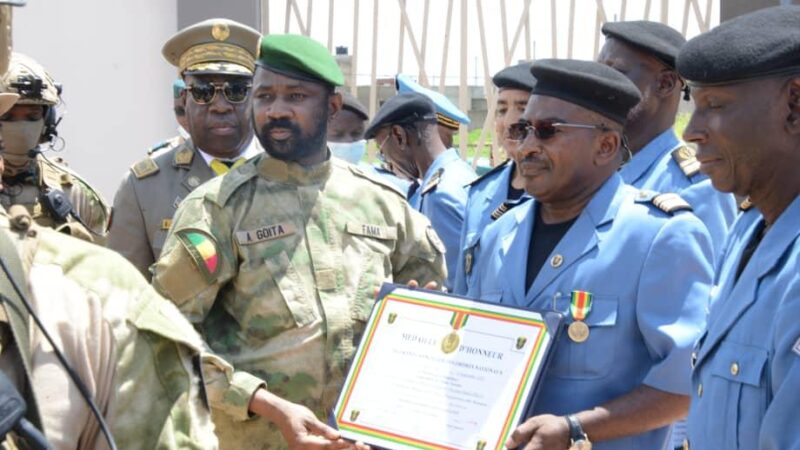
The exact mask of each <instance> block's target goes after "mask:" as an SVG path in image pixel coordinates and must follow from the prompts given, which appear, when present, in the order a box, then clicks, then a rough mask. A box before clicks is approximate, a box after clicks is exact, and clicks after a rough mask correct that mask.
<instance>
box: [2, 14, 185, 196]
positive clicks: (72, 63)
mask: <svg viewBox="0 0 800 450" xmlns="http://www.w3.org/2000/svg"><path fill="white" fill-rule="evenodd" d="M176 14H177V8H176V3H175V1H167V0H137V1H130V0H70V1H47V0H33V1H29V2H28V4H27V6H25V7H22V8H15V10H14V19H13V20H14V22H13V27H14V29H13V33H14V34H13V35H14V48H15V50H16V51H19V52H22V53H25V54H28V55H29V56H31V57H33V58H34V59H36V60H38V61H39V62H40V63H41V64H42V65H44V66H45V68H46V69H47V70H48V71H49V72H50V73H51V74H52V75H53V77H54V78H55V79H56V80H57V81H60V82H61V83H63V85H64V92H63V99H64V104H63V105H62V106H61V107H60V111H61V113H63V114H64V120H63V121H62V122H61V125H60V126H59V134H60V135H61V136H62V137H63V138H64V141H65V144H66V145H65V149H64V151H63V152H62V153H61V154H62V155H63V156H64V157H65V158H66V159H67V161H69V163H70V166H71V167H72V168H74V169H75V170H76V171H78V172H79V173H81V174H82V175H83V176H84V177H85V178H87V179H88V180H89V181H90V182H91V183H93V184H94V185H95V186H97V188H98V189H99V190H100V191H101V193H102V194H103V195H104V196H105V197H106V199H107V200H108V201H109V202H110V201H111V200H112V197H113V194H114V192H115V191H116V188H117V185H118V184H119V181H120V179H121V176H122V175H123V173H124V172H125V171H126V170H127V168H128V167H129V166H130V165H131V164H133V163H134V162H136V161H137V160H139V159H141V158H142V157H143V156H144V155H145V152H146V150H147V148H148V147H149V146H151V145H152V144H154V143H156V142H158V141H160V140H163V139H165V138H168V137H171V136H174V135H175V134H176V133H175V127H176V124H175V120H174V118H173V115H172V94H171V91H172V88H171V84H172V80H173V79H174V78H175V70H174V68H173V67H172V66H170V65H169V64H168V63H167V62H166V61H164V59H163V58H162V57H161V46H162V45H163V43H164V42H165V41H166V40H167V39H168V38H169V37H170V36H171V35H172V34H173V33H174V32H175V30H176V24H177V18H176V17H177V16H176Z"/></svg>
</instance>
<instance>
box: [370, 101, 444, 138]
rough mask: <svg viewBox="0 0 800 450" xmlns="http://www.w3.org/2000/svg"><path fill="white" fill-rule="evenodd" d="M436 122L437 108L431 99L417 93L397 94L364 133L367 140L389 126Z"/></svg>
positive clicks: (378, 113) (383, 107)
mask: <svg viewBox="0 0 800 450" xmlns="http://www.w3.org/2000/svg"><path fill="white" fill-rule="evenodd" d="M423 121H424V122H432V123H433V122H436V107H435V106H434V105H433V102H432V101H431V99H429V98H428V97H427V96H425V95H423V94H419V93H417V92H404V93H402V94H397V95H395V96H394V97H392V98H390V99H389V100H387V101H386V103H384V104H383V106H381V109H379V110H378V112H377V114H375V118H373V119H372V123H371V124H369V127H368V128H367V131H366V132H365V133H364V137H365V138H366V139H372V138H374V137H375V133H376V132H377V131H378V130H379V129H380V128H382V127H385V126H387V125H405V124H410V123H415V122H423Z"/></svg>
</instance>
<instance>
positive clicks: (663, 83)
mask: <svg viewBox="0 0 800 450" xmlns="http://www.w3.org/2000/svg"><path fill="white" fill-rule="evenodd" d="M656 80H657V89H656V93H657V94H658V96H659V97H672V96H673V95H674V94H675V92H676V91H679V90H680V89H681V88H682V87H683V83H681V79H680V77H679V76H678V72H675V71H674V70H662V71H661V72H659V73H658V77H657V78H656Z"/></svg>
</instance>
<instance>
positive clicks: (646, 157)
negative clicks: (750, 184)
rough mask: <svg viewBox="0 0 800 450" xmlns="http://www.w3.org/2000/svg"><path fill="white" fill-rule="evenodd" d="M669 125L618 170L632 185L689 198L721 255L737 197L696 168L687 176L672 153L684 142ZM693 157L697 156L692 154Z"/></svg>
mask: <svg viewBox="0 0 800 450" xmlns="http://www.w3.org/2000/svg"><path fill="white" fill-rule="evenodd" d="M684 145H685V144H683V143H682V142H681V141H680V140H678V138H677V136H675V132H674V131H673V130H672V129H671V128H670V129H669V130H667V131H665V132H663V133H661V134H660V135H658V137H656V138H655V139H653V140H652V141H650V143H648V144H647V145H646V146H645V147H644V148H643V149H642V150H641V151H639V153H637V154H636V156H634V157H633V159H632V160H631V161H630V162H628V163H627V164H625V165H624V166H622V168H621V169H620V171H619V173H620V175H622V179H623V180H624V181H625V182H626V183H628V184H630V185H631V186H634V187H637V188H639V189H647V190H651V191H656V192H674V193H676V194H678V195H680V196H681V197H682V198H683V199H684V200H686V201H687V202H688V203H689V204H690V205H692V209H693V210H694V213H695V215H696V216H697V217H698V218H700V220H702V221H703V223H704V224H705V225H706V227H707V228H708V232H709V234H710V235H711V240H712V242H713V244H714V256H715V257H718V256H719V255H720V252H721V251H722V246H723V244H724V243H725V237H726V236H727V235H728V230H729V229H730V226H731V224H732V223H733V221H734V220H735V219H736V213H737V206H736V199H735V198H734V197H733V195H731V194H724V193H722V192H719V191H717V190H716V189H714V186H712V185H711V180H710V179H709V178H708V177H707V176H705V175H703V174H701V173H700V172H697V169H694V170H691V171H690V173H692V172H694V173H693V174H692V175H691V176H687V175H686V173H685V172H684V171H683V169H681V168H680V166H679V165H678V162H677V161H676V160H675V158H674V157H673V155H672V153H673V151H674V150H676V149H678V148H680V147H682V146H684ZM692 158H694V156H693V155H692Z"/></svg>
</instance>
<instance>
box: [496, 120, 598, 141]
mask: <svg viewBox="0 0 800 450" xmlns="http://www.w3.org/2000/svg"><path fill="white" fill-rule="evenodd" d="M559 128H586V129H594V130H603V131H609V130H610V129H609V128H608V127H606V126H605V125H587V124H582V123H568V122H556V121H554V120H539V121H537V122H536V123H530V122H517V123H513V124H511V125H510V126H509V127H508V139H511V140H512V141H518V142H522V141H524V140H525V139H527V138H528V136H530V135H531V132H533V133H532V134H533V135H534V136H536V138H537V139H539V140H542V141H544V140H547V139H550V138H552V137H553V136H555V135H556V133H557V132H558V129H559Z"/></svg>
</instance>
